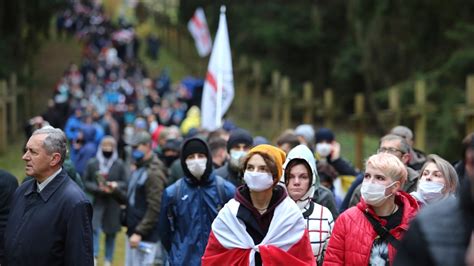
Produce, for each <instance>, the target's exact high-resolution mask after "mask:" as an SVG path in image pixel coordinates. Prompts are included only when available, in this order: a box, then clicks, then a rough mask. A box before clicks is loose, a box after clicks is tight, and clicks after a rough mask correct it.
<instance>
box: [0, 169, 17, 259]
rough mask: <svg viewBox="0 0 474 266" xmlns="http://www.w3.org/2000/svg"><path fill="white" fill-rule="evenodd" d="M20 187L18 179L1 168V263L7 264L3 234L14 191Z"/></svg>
mask: <svg viewBox="0 0 474 266" xmlns="http://www.w3.org/2000/svg"><path fill="white" fill-rule="evenodd" d="M17 187H18V180H17V179H16V177H15V176H14V175H12V174H11V173H9V172H7V171H5V170H2V169H0V265H3V264H5V261H4V260H5V254H4V243H3V236H4V235H5V226H6V224H7V220H8V214H9V213H10V204H11V200H12V196H13V193H14V192H15V190H16V188H17Z"/></svg>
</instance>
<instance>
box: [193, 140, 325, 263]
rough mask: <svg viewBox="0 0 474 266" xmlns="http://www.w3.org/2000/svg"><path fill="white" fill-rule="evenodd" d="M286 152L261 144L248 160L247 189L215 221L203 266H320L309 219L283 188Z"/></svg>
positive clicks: (238, 191) (241, 191) (245, 163)
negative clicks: (307, 227) (306, 226)
mask: <svg viewBox="0 0 474 266" xmlns="http://www.w3.org/2000/svg"><path fill="white" fill-rule="evenodd" d="M284 160H285V153H284V151H283V150H281V149H279V148H276V147H273V146H271V145H266V144H264V145H259V146H256V147H254V148H253V149H251V150H250V151H249V154H248V155H247V156H246V157H245V160H244V163H243V167H244V169H245V173H244V179H245V183H246V184H245V185H244V186H241V187H239V189H238V190H237V192H236V195H235V198H234V199H232V200H231V201H230V202H229V203H227V204H226V205H225V206H224V208H223V209H222V210H221V211H220V212H219V215H218V216H217V218H216V219H215V220H214V222H213V223H212V232H211V234H210V236H209V243H208V244H207V247H206V252H205V253H204V256H203V258H202V264H203V265H273V264H275V265H292V264H293V265H316V263H315V259H314V257H313V253H312V251H311V245H310V242H309V236H308V231H307V229H305V220H304V218H303V216H302V215H301V210H300V209H299V208H298V206H297V205H296V204H295V202H294V201H293V200H292V199H290V198H289V197H287V194H286V190H285V188H284V187H283V186H280V185H278V182H279V180H280V177H281V176H282V174H283V169H282V164H283V162H284Z"/></svg>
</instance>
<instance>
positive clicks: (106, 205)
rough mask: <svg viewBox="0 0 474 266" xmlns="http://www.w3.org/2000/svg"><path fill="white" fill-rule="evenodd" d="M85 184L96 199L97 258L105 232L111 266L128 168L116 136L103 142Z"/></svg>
mask: <svg viewBox="0 0 474 266" xmlns="http://www.w3.org/2000/svg"><path fill="white" fill-rule="evenodd" d="M84 182H85V186H86V191H87V192H88V193H90V194H91V195H92V198H93V204H92V206H93V209H94V216H93V217H92V228H93V237H94V258H95V261H97V259H98V257H99V236H100V233H101V232H104V233H105V263H104V265H105V266H110V265H112V261H113V256H114V250H115V236H116V234H117V232H119V231H120V229H121V224H120V210H121V209H120V203H119V200H118V198H119V197H120V195H117V194H125V193H126V191H127V168H126V167H125V164H124V162H123V161H122V160H121V159H120V158H118V152H117V142H116V141H115V139H114V138H113V137H112V136H105V137H104V138H103V139H102V142H101V145H100V147H99V149H98V150H97V154H96V157H95V158H93V159H91V160H90V161H89V162H88V163H87V166H86V170H85V174H84Z"/></svg>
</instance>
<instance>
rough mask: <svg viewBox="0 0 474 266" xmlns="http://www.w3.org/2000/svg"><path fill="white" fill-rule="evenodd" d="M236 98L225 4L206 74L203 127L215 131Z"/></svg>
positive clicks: (202, 106)
mask: <svg viewBox="0 0 474 266" xmlns="http://www.w3.org/2000/svg"><path fill="white" fill-rule="evenodd" d="M233 99H234V75H233V73H232V56H231V52H230V44H229V33H228V31H227V20H226V16H225V6H221V14H220V18H219V27H218V29H217V34H216V38H215V40H214V47H213V48H212V53H211V58H210V60H209V66H208V70H207V74H206V81H205V82H204V88H203V93H202V101H201V127H202V128H203V129H206V130H208V131H214V130H216V129H218V128H219V127H220V126H221V120H222V116H223V115H224V114H225V112H226V111H227V110H228V109H229V107H230V105H231V103H232V100H233Z"/></svg>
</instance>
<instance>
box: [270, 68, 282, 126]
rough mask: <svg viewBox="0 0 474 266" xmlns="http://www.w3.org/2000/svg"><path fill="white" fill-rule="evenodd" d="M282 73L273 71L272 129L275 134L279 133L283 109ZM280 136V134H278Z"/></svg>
mask: <svg viewBox="0 0 474 266" xmlns="http://www.w3.org/2000/svg"><path fill="white" fill-rule="evenodd" d="M280 79H281V77H280V72H279V71H278V70H273V71H272V94H273V95H274V97H275V98H274V100H273V102H272V128H273V132H279V130H280V128H279V120H280V109H281V102H280V99H281V95H280V82H281V80H280ZM277 134H279V133H277Z"/></svg>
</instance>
